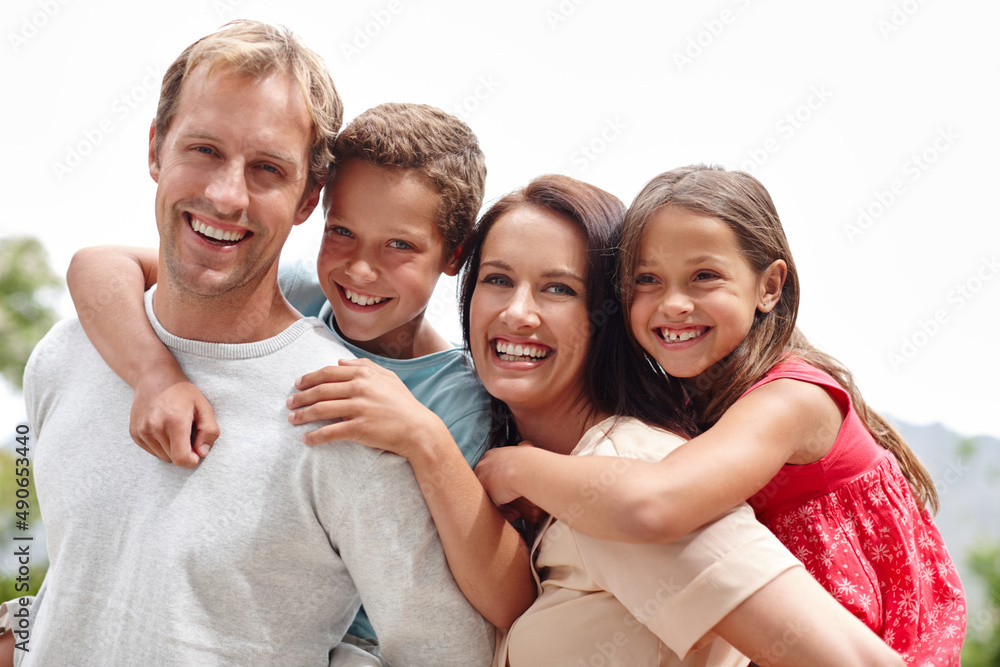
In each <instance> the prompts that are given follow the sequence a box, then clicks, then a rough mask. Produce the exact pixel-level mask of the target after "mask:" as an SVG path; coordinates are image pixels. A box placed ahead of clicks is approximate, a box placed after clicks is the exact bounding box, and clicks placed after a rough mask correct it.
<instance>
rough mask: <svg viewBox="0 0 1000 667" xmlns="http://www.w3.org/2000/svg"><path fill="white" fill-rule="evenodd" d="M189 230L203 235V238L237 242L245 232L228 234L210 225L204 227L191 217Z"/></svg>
mask: <svg viewBox="0 0 1000 667" xmlns="http://www.w3.org/2000/svg"><path fill="white" fill-rule="evenodd" d="M191 229H193V230H194V231H196V232H198V233H199V234H204V235H205V236H207V237H209V238H212V239H215V240H216V241H239V240H241V239H242V238H243V237H244V236H246V232H245V231H244V232H229V231H222V230H221V229H216V228H215V227H212V226H211V225H206V224H205V223H204V222H202V221H201V220H199V219H197V218H195V217H192V218H191Z"/></svg>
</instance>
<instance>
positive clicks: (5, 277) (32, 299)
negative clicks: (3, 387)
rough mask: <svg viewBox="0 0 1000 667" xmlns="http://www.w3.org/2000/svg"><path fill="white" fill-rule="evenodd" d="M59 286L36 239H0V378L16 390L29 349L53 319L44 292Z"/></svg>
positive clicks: (54, 320)
mask: <svg viewBox="0 0 1000 667" xmlns="http://www.w3.org/2000/svg"><path fill="white" fill-rule="evenodd" d="M61 285H62V281H61V280H60V279H59V278H58V277H56V275H55V274H54V273H53V272H52V269H51V268H49V262H48V258H47V255H46V252H45V249H44V248H43V247H42V244H41V243H40V242H39V241H38V240H37V239H34V238H6V239H0V375H3V377H5V378H6V379H7V380H8V381H9V382H10V383H11V384H12V385H14V386H15V387H16V388H18V389H21V380H22V377H23V376H24V365H25V364H26V363H27V362H28V356H29V355H30V354H31V350H32V349H33V348H34V347H35V343H37V342H38V341H39V340H41V338H42V336H44V335H45V334H46V333H47V332H48V330H49V329H50V328H51V327H52V325H53V324H55V322H56V319H57V317H56V313H55V311H54V310H52V308H50V307H49V306H48V305H46V304H45V303H44V296H45V292H46V290H50V289H52V288H56V287H60V286H61Z"/></svg>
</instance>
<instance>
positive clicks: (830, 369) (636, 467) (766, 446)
mask: <svg viewBox="0 0 1000 667" xmlns="http://www.w3.org/2000/svg"><path fill="white" fill-rule="evenodd" d="M621 276H622V277H623V279H622V284H623V288H624V289H623V296H624V301H625V309H626V312H627V314H628V318H629V322H630V325H631V333H632V336H633V341H634V342H637V343H638V345H639V346H641V350H640V352H641V353H643V354H645V355H646V358H647V360H648V361H649V362H650V364H651V365H652V366H654V367H658V368H660V369H662V371H663V372H665V374H666V375H665V379H670V378H680V379H681V380H682V381H683V383H684V387H685V389H686V390H687V395H688V399H689V406H690V407H691V408H692V409H693V411H694V413H695V417H696V421H697V422H698V425H699V427H700V428H701V429H702V430H703V431H704V433H703V434H702V435H700V436H698V437H696V438H694V439H693V440H691V441H690V442H689V443H688V444H686V445H684V446H683V447H681V448H679V449H678V450H676V451H675V452H673V453H672V454H670V455H669V456H667V457H666V458H664V459H663V460H662V461H660V462H657V463H641V462H636V463H634V464H631V465H629V466H627V467H622V466H621V465H618V467H617V469H616V468H615V467H614V466H615V465H616V464H615V462H614V459H604V460H601V459H599V458H596V457H575V458H573V459H572V460H567V459H566V458H565V457H555V456H554V455H552V454H551V453H549V452H543V451H540V450H538V449H534V448H530V447H516V448H506V449H500V450H493V451H492V452H488V453H487V456H486V457H485V458H484V459H483V461H482V462H481V463H480V465H479V467H477V474H478V475H479V478H480V481H482V482H483V484H484V486H485V487H486V489H487V491H488V492H489V493H490V495H491V496H492V497H493V499H494V502H498V503H501V504H502V503H506V502H509V501H510V500H512V499H514V498H517V497H522V496H523V497H524V498H525V499H527V500H528V501H531V502H533V503H535V504H537V505H538V506H540V507H541V508H542V509H544V510H546V511H548V512H550V513H552V514H554V515H555V516H560V517H566V520H567V522H569V523H570V524H571V525H572V527H573V528H575V529H577V530H579V531H581V532H583V533H587V534H590V535H592V536H595V537H603V538H610V539H617V540H625V541H638V542H650V541H655V542H666V541H670V540H673V539H675V538H676V537H678V536H679V535H683V534H685V533H686V532H687V531H689V530H691V529H692V528H694V527H696V526H699V525H701V524H702V523H704V522H706V521H709V520H711V519H713V518H714V517H717V516H718V515H719V514H720V513H721V512H724V511H726V510H727V509H728V508H730V507H732V506H734V505H735V504H737V503H739V502H741V501H743V500H748V499H749V501H750V504H751V505H752V506H753V507H754V509H755V510H756V513H757V517H758V518H759V519H760V520H761V521H762V522H763V523H764V524H765V525H767V526H768V528H770V529H771V530H772V531H773V532H774V533H775V534H776V535H777V536H778V537H779V538H780V539H781V540H782V542H784V544H785V545H786V546H787V547H788V548H789V549H790V550H791V551H792V552H793V553H794V554H795V555H796V556H797V557H798V558H799V559H800V560H802V561H803V563H805V565H806V567H807V568H808V570H809V571H810V573H812V575H813V576H814V577H815V578H816V579H817V580H819V582H820V583H821V584H823V585H824V586H825V587H826V589H827V590H828V591H830V592H831V593H832V594H833V595H834V596H835V597H836V598H837V599H838V600H839V601H840V602H841V604H843V605H844V606H845V607H847V608H848V609H849V610H850V611H851V612H853V613H854V614H855V615H856V616H857V617H858V618H860V619H861V620H863V621H864V622H865V623H866V624H867V625H868V626H869V627H870V628H871V629H872V630H874V631H875V632H877V633H878V634H879V635H880V636H881V637H882V638H883V639H884V640H885V642H886V643H887V644H889V645H890V646H891V647H893V648H895V649H896V650H897V651H899V652H900V653H901V654H902V655H903V657H904V659H906V660H907V662H908V664H915V665H925V664H933V665H952V664H955V665H957V664H958V660H959V653H960V650H961V646H962V641H963V637H964V633H965V603H964V593H963V590H962V585H961V582H960V581H959V579H958V575H957V573H956V570H955V566H954V564H953V563H952V561H951V558H950V557H949V555H948V553H947V551H946V550H945V547H944V544H943V542H942V540H941V536H940V534H939V533H938V531H937V529H936V527H935V526H934V524H933V521H932V519H931V516H930V514H929V512H928V511H927V509H926V507H925V506H928V505H929V506H930V507H931V508H934V509H936V508H937V496H936V493H935V491H934V488H933V484H932V482H931V480H930V476H929V475H928V473H927V471H926V470H925V469H924V467H923V466H922V465H921V464H920V462H919V461H918V460H917V458H916V456H915V455H914V454H913V452H912V451H911V450H910V448H909V447H908V446H907V445H906V443H905V442H904V441H903V440H902V438H901V437H900V436H899V434H898V433H897V432H896V430H895V429H894V428H893V427H892V426H890V425H889V424H888V423H887V422H886V421H885V420H884V419H883V418H882V417H880V416H879V415H878V414H876V413H875V412H874V411H872V410H871V409H870V408H869V407H868V406H867V405H866V404H865V403H864V401H863V400H862V399H861V396H860V393H859V392H858V390H857V388H856V387H855V385H854V382H853V379H852V377H851V375H850V373H849V372H848V371H847V370H846V369H845V368H844V367H843V366H841V365H840V364H839V363H838V362H837V361H836V360H834V359H832V358H831V357H829V356H828V355H826V354H824V353H822V352H820V351H819V350H817V349H816V348H814V347H812V346H811V345H810V344H809V343H808V342H807V341H806V339H805V338H804V337H803V336H802V335H801V334H800V333H799V332H798V331H797V330H796V329H795V317H796V312H797V308H798V299H799V286H798V278H797V274H796V271H795V264H794V262H793V261H792V257H791V253H790V252H789V250H788V244H787V241H786V240H785V236H784V232H783V230H782V228H781V223H780V222H779V220H778V215H777V212H776V211H775V209H774V205H773V203H772V202H771V198H770V196H769V195H768V193H767V191H766V190H765V189H764V187H763V186H762V185H761V184H760V183H759V182H758V181H757V180H756V179H754V178H753V177H751V176H749V175H747V174H744V173H740V172H726V171H723V170H721V169H716V168H709V167H703V166H696V167H688V168H683V169H677V170H674V171H671V172H667V173H665V174H662V175H660V176H658V177H657V178H655V179H654V180H653V181H651V182H650V183H649V184H648V185H647V186H646V187H645V189H644V190H643V191H642V192H641V193H640V194H639V196H638V197H637V198H636V201H635V202H634V203H633V205H632V207H631V208H630V210H629V212H628V215H627V217H626V221H625V229H624V232H623V240H622V262H621ZM708 480H711V482H710V483H706V482H707V481H708ZM595 498H600V502H594V499H595ZM574 506H575V507H576V509H577V511H576V512H572V511H571V509H572V508H573V507H574ZM581 508H582V510H581Z"/></svg>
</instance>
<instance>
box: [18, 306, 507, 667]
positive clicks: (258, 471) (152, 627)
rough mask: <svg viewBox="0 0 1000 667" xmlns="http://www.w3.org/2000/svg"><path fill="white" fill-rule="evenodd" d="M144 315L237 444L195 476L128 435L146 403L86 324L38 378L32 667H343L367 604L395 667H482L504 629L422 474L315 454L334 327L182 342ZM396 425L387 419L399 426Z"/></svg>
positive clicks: (311, 322)
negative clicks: (348, 636) (345, 642)
mask: <svg viewBox="0 0 1000 667" xmlns="http://www.w3.org/2000/svg"><path fill="white" fill-rule="evenodd" d="M146 303H147V306H146V310H147V314H148V315H149V318H150V321H151V322H152V323H153V326H154V328H155V329H156V331H157V334H158V335H159V336H160V338H161V340H163V342H164V343H165V344H166V345H167V346H168V347H169V348H170V349H171V351H172V352H173V354H174V356H175V357H177V359H178V361H179V362H180V364H181V367H182V368H183V370H184V372H185V373H186V374H187V375H188V377H189V378H190V379H191V380H192V381H193V382H194V383H195V384H196V385H197V386H198V387H199V388H200V389H201V390H202V392H203V393H204V394H205V396H206V397H207V398H208V400H209V401H211V403H212V405H213V406H214V409H215V415H216V418H217V419H218V422H219V427H220V429H221V431H222V435H221V437H220V438H219V439H218V440H217V441H216V443H215V446H214V447H213V448H212V451H211V453H210V454H209V456H208V457H207V458H206V459H204V460H203V461H202V462H201V463H200V464H199V466H198V467H197V468H195V469H193V470H185V469H181V468H178V467H175V466H173V465H170V464H168V463H165V462H163V461H160V460H159V459H157V458H155V457H153V456H151V455H149V454H147V453H146V452H144V451H142V450H141V449H139V447H137V446H136V445H135V444H134V443H133V442H132V440H131V438H130V437H129V434H128V420H129V409H130V405H131V402H132V391H131V389H130V388H129V387H128V386H127V385H126V384H125V383H124V382H123V381H122V380H121V379H119V378H118V377H117V376H116V375H115V374H114V373H113V372H112V371H111V370H110V369H109V368H108V366H107V365H106V364H105V363H104V362H103V361H102V360H101V358H100V357H99V356H98V354H97V352H96V351H95V350H94V348H93V346H92V345H91V344H90V343H89V341H88V340H87V338H86V336H85V335H84V333H83V331H82V329H81V328H80V325H79V323H78V322H77V321H75V320H72V321H65V322H61V323H60V324H58V325H56V326H55V327H54V328H53V329H52V331H51V332H50V333H49V334H48V335H47V336H46V337H45V339H44V340H42V342H40V343H39V344H38V346H37V347H36V349H35V351H34V353H33V354H32V356H31V359H30V361H29V364H28V368H27V371H26V372H25V383H24V392H25V399H26V403H27V408H28V418H29V422H30V425H31V428H32V430H33V433H34V436H35V438H36V456H35V463H34V473H35V483H36V487H37V491H38V501H39V504H40V508H41V512H42V516H43V520H44V525H45V530H46V534H47V539H48V549H49V557H50V559H51V567H50V569H49V571H48V574H47V576H46V580H45V582H44V584H43V586H42V590H41V591H40V593H39V596H38V598H37V600H36V603H35V605H34V606H33V607H32V616H31V620H32V624H31V636H30V642H29V648H30V652H29V653H27V654H23V653H22V652H20V651H18V652H17V653H18V656H17V657H18V659H19V664H20V665H35V664H37V665H74V666H82V665H154V664H155V665H272V664H273V665H326V664H327V655H328V652H329V651H330V649H331V648H332V647H333V646H335V645H336V644H337V643H338V641H339V639H340V638H341V636H342V635H343V633H344V631H345V630H346V629H347V627H348V625H349V623H350V622H351V619H352V618H353V617H354V614H355V612H356V611H357V608H358V604H359V602H361V601H363V602H364V605H365V608H366V609H367V610H368V615H369V617H370V618H371V620H372V623H373V625H374V628H375V631H376V632H377V633H378V636H379V639H380V641H381V644H382V653H383V655H384V656H385V657H386V659H387V660H389V661H390V662H391V663H392V664H393V665H462V666H463V667H464V666H469V665H479V664H482V665H485V664H489V663H490V660H491V654H492V649H493V628H492V626H491V625H489V624H488V623H487V622H486V621H485V620H484V619H483V618H482V617H481V616H480V615H479V614H478V613H476V611H475V610H474V609H473V608H472V606H471V605H470V604H469V603H468V602H467V601H466V600H465V598H464V597H463V596H462V593H461V592H460V591H459V589H458V586H457V585H456V584H455V581H454V580H453V579H452V577H451V574H450V573H449V571H448V567H447V563H446V561H445V558H444V552H443V550H442V548H441V544H440V541H439V539H438V536H437V533H436V531H435V529H434V525H433V522H432V520H431V517H430V514H429V512H428V510H427V506H426V504H425V503H424V500H423V497H422V496H421V493H420V490H419V488H418V486H417V484H416V481H415V479H414V476H413V472H412V471H411V470H410V467H409V465H408V464H407V462H406V460H405V459H403V458H401V457H398V456H395V455H393V454H389V453H386V452H382V451H379V450H372V449H368V448H366V447H363V446H361V445H359V444H356V443H351V442H341V443H330V444H326V445H321V446H317V447H307V446H305V445H303V444H302V442H301V440H300V439H301V437H302V435H303V433H305V432H306V431H307V430H309V429H311V428H315V425H314V426H310V427H308V428H306V427H293V426H291V425H290V424H289V423H288V421H287V419H286V414H287V410H286V408H285V406H284V403H285V398H286V397H287V396H288V395H289V394H291V393H292V392H293V391H294V388H293V383H294V381H295V379H296V378H297V377H299V376H301V375H302V374H303V373H306V372H309V371H313V370H316V369H318V368H320V367H322V366H325V365H330V364H335V363H336V361H337V359H339V358H344V357H349V356H351V355H350V353H348V352H347V351H346V350H345V349H344V348H343V346H341V345H339V344H338V343H337V342H336V341H334V340H333V339H332V338H331V336H330V335H329V334H328V333H327V332H326V330H325V328H324V326H323V325H322V323H320V322H319V321H318V320H315V319H312V318H308V319H302V320H299V321H297V322H296V323H295V324H293V325H292V326H290V327H289V328H288V329H286V330H285V331H283V332H282V333H281V334H279V335H278V336H275V337H274V338H271V339H268V340H264V341H260V342H257V343H249V344H239V345H234V344H218V343H205V342H200V341H192V340H186V339H181V338H178V337H176V336H173V335H171V334H170V333H168V332H166V331H165V330H164V329H163V328H162V327H161V326H160V325H159V323H158V322H157V321H156V318H155V316H154V315H153V313H152V309H151V305H150V304H151V298H150V294H147V299H146ZM391 417H392V415H386V418H387V419H389V418H391Z"/></svg>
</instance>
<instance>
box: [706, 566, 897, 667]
mask: <svg viewBox="0 0 1000 667" xmlns="http://www.w3.org/2000/svg"><path fill="white" fill-rule="evenodd" d="M713 630H714V631H715V632H716V634H718V635H719V636H720V637H722V638H723V639H725V640H726V641H727V642H729V643H730V644H732V645H733V646H735V647H736V648H737V649H738V650H739V651H740V652H741V653H743V654H744V655H746V656H749V657H750V659H751V660H753V662H754V664H757V665H761V667H771V666H774V667H777V666H779V665H811V666H813V667H827V666H829V667H838V666H839V665H872V666H876V665H887V666H888V665H896V666H898V667H902V666H903V665H904V664H905V663H904V662H903V659H902V658H901V657H900V656H899V654H897V653H896V652H895V651H893V650H892V649H891V648H889V647H888V646H887V645H886V644H885V643H884V642H883V641H882V640H881V639H880V638H879V637H878V635H876V634H875V633H873V632H872V631H871V630H869V629H868V628H867V627H865V625H864V624H863V623H862V622H861V621H860V620H858V619H857V618H856V617H855V616H854V615H853V614H851V613H850V612H849V611H847V609H845V608H844V607H843V606H842V605H841V604H840V603H839V602H837V601H836V600H835V599H834V598H833V597H831V596H830V594H829V593H827V592H826V591H825V590H823V587H822V586H820V585H819V583H817V582H816V580H815V579H813V578H812V576H811V575H810V574H809V573H808V572H806V570H805V569H804V568H801V567H796V568H793V569H791V570H788V571H787V572H785V573H784V574H782V575H780V576H778V577H777V578H776V579H774V580H772V581H771V582H770V583H768V584H767V585H766V586H764V587H763V588H761V589H760V590H759V591H757V592H756V593H754V594H753V595H752V596H750V597H749V598H747V599H746V600H745V601H744V602H743V603H742V604H740V606H738V607H737V608H736V609H734V610H733V611H732V612H730V613H729V615H728V616H726V617H725V618H724V619H722V621H721V622H720V623H719V624H718V625H716V626H715V628H713Z"/></svg>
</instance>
